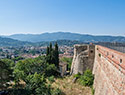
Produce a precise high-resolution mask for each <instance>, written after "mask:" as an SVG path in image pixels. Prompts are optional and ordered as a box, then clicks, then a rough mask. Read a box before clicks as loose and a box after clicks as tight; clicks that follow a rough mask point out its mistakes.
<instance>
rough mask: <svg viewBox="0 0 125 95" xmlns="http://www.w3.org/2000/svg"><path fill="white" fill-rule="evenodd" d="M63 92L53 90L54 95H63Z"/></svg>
mask: <svg viewBox="0 0 125 95" xmlns="http://www.w3.org/2000/svg"><path fill="white" fill-rule="evenodd" d="M61 93H62V92H61V90H60V89H59V88H57V89H55V90H53V92H52V95H61Z"/></svg>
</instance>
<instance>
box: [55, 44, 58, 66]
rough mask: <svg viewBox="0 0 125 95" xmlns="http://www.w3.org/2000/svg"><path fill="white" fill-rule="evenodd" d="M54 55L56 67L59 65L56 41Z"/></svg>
mask: <svg viewBox="0 0 125 95" xmlns="http://www.w3.org/2000/svg"><path fill="white" fill-rule="evenodd" d="M54 55H55V65H56V67H59V50H58V44H57V42H56V44H55V52H54Z"/></svg>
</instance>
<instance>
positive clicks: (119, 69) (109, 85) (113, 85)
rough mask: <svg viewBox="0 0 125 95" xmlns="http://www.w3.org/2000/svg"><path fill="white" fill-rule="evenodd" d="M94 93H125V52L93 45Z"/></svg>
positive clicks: (110, 94) (115, 94) (106, 94)
mask: <svg viewBox="0 0 125 95" xmlns="http://www.w3.org/2000/svg"><path fill="white" fill-rule="evenodd" d="M93 73H94V75H95V80H94V88H95V95H125V53H121V52H118V51H115V50H112V49H109V48H106V47H103V46H99V45H97V46H96V47H95V62H94V67H93Z"/></svg>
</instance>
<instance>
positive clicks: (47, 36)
mask: <svg viewBox="0 0 125 95" xmlns="http://www.w3.org/2000/svg"><path fill="white" fill-rule="evenodd" d="M8 37H9V38H12V39H16V40H20V41H29V42H41V41H56V40H72V41H73V40H77V41H82V42H125V37H122V36H93V35H85V34H77V33H69V32H55V33H43V34H14V35H11V36H8Z"/></svg>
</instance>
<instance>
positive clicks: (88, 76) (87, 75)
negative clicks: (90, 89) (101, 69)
mask: <svg viewBox="0 0 125 95" xmlns="http://www.w3.org/2000/svg"><path fill="white" fill-rule="evenodd" d="M93 80H94V75H93V74H92V71H91V70H89V69H88V70H86V71H85V72H84V74H83V75H82V76H81V77H80V83H81V84H82V85H84V86H92V85H93Z"/></svg>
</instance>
